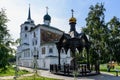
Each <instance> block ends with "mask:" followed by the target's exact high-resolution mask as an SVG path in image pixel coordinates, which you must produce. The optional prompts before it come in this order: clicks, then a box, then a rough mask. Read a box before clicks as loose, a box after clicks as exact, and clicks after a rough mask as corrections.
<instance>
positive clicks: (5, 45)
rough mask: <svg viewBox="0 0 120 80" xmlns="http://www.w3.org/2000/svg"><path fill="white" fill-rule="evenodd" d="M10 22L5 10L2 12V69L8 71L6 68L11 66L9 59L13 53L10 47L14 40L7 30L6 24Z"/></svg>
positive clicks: (0, 33) (0, 65)
mask: <svg viewBox="0 0 120 80" xmlns="http://www.w3.org/2000/svg"><path fill="white" fill-rule="evenodd" d="M7 22H8V19H7V16H6V14H5V10H4V9H1V11H0V68H2V69H3V70H6V66H8V65H9V62H8V58H9V53H11V52H12V51H13V49H12V48H11V47H10V45H11V44H12V39H11V37H10V34H9V32H8V30H7V25H6V23H7Z"/></svg>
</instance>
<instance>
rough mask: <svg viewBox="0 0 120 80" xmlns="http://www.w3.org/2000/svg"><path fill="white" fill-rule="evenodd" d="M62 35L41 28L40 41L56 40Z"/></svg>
mask: <svg viewBox="0 0 120 80" xmlns="http://www.w3.org/2000/svg"><path fill="white" fill-rule="evenodd" d="M61 36H62V35H59V34H56V33H54V32H51V31H46V30H43V29H41V43H46V42H54V41H58V40H59V39H60V37H61Z"/></svg>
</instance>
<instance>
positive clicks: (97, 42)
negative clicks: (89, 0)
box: [83, 3, 108, 63]
mask: <svg viewBox="0 0 120 80" xmlns="http://www.w3.org/2000/svg"><path fill="white" fill-rule="evenodd" d="M104 11H105V8H104V5H103V4H102V3H101V4H100V3H97V4H96V5H95V6H93V5H92V6H91V7H90V11H89V13H88V17H87V18H86V26H87V27H85V28H83V32H84V33H86V34H87V35H88V36H89V40H90V42H91V48H90V58H91V59H90V60H91V62H92V63H96V61H97V60H99V58H100V57H101V58H102V59H105V58H104V56H103V55H105V54H103V53H105V51H106V49H105V45H106V42H107V40H108V34H107V33H108V28H107V26H106V24H105V21H104V17H105V15H104Z"/></svg>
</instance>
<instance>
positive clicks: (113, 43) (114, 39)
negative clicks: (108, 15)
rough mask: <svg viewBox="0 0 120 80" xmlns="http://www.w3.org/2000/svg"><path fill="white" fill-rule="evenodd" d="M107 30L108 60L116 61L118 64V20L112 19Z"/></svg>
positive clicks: (119, 23) (119, 21) (119, 59)
mask: <svg viewBox="0 0 120 80" xmlns="http://www.w3.org/2000/svg"><path fill="white" fill-rule="evenodd" d="M107 26H108V28H109V32H110V33H109V44H108V45H109V51H110V60H116V61H117V62H119V63H120V58H119V57H120V20H119V18H117V17H115V16H114V17H113V18H112V19H111V20H110V21H109V22H108V23H107Z"/></svg>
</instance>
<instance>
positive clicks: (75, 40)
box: [50, 10, 99, 76]
mask: <svg viewBox="0 0 120 80" xmlns="http://www.w3.org/2000/svg"><path fill="white" fill-rule="evenodd" d="M71 11H72V17H71V18H70V20H69V24H70V32H69V34H66V33H63V35H62V37H61V38H60V40H59V41H58V42H57V43H56V47H57V49H58V65H50V71H51V72H54V73H56V74H63V75H66V73H68V74H67V75H72V73H73V71H78V73H79V74H78V75H82V76H83V75H91V74H93V72H92V69H91V67H90V61H89V56H90V55H89V48H90V42H89V40H88V38H87V36H86V35H85V34H84V33H78V32H77V31H76V28H75V25H76V18H74V16H73V10H71ZM83 48H85V49H86V52H87V56H86V57H87V60H86V61H87V62H86V64H77V61H76V57H75V56H76V51H77V52H79V53H81V52H82V51H83ZM61 49H64V50H65V52H66V54H67V52H68V50H70V51H71V53H72V63H71V64H64V65H61V62H60V52H61ZM61 66H63V67H61ZM61 68H64V69H61ZM94 70H95V71H96V72H95V74H98V73H99V66H95V68H94ZM91 72H92V73H91Z"/></svg>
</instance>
